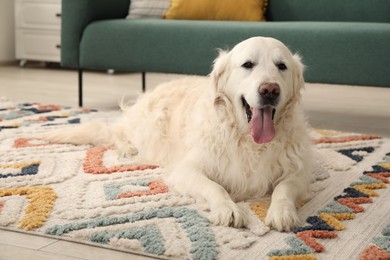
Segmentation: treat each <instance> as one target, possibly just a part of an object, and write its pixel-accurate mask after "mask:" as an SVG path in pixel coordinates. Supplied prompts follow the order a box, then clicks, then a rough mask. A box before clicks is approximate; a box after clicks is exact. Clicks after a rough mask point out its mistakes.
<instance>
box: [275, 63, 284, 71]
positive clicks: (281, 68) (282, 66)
mask: <svg viewBox="0 0 390 260" xmlns="http://www.w3.org/2000/svg"><path fill="white" fill-rule="evenodd" d="M275 65H276V67H278V69H279V70H282V71H283V70H286V69H287V66H286V64H284V63H283V62H278V63H276V64H275Z"/></svg>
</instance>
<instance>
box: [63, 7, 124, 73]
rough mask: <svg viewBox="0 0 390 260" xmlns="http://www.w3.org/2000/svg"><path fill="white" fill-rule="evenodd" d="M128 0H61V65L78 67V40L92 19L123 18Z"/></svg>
mask: <svg viewBox="0 0 390 260" xmlns="http://www.w3.org/2000/svg"><path fill="white" fill-rule="evenodd" d="M129 4H130V0H110V1H107V0H62V18H61V19H62V21H61V65H62V66H63V67H69V68H79V58H80V55H79V51H80V41H81V38H82V35H83V32H84V29H85V28H86V27H87V26H88V24H90V23H91V22H93V21H97V20H105V19H116V18H124V17H126V15H127V14H128V11H129Z"/></svg>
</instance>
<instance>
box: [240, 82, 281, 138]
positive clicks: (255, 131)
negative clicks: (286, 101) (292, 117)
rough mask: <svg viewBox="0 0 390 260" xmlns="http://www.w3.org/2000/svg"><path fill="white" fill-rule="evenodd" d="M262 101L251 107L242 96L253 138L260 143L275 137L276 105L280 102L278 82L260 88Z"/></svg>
mask: <svg viewBox="0 0 390 260" xmlns="http://www.w3.org/2000/svg"><path fill="white" fill-rule="evenodd" d="M259 94H260V102H259V105H258V106H256V107H251V106H250V105H249V104H248V102H247V101H246V99H245V97H244V96H241V101H242V106H243V107H244V109H245V113H246V117H247V119H248V123H249V128H250V132H251V135H252V137H253V140H254V141H255V142H256V143H258V144H264V143H268V142H270V141H272V139H273V138H274V137H275V127H274V123H273V120H274V116H275V112H276V110H275V107H276V105H277V104H278V103H279V95H280V88H279V85H278V84H276V83H265V84H263V85H261V86H260V88H259Z"/></svg>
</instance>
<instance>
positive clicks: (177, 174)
mask: <svg viewBox="0 0 390 260" xmlns="http://www.w3.org/2000/svg"><path fill="white" fill-rule="evenodd" d="M197 165H199V164H195V163H191V162H189V161H182V162H181V163H180V164H178V165H176V166H175V167H174V168H173V169H171V171H170V173H169V174H168V175H167V176H166V177H165V179H166V181H167V184H168V186H169V187H170V188H173V189H174V190H175V191H177V192H179V193H181V194H183V195H189V196H191V197H193V198H195V199H197V200H198V199H200V200H205V201H207V202H208V205H209V207H210V213H211V216H210V220H211V222H213V223H214V224H217V225H224V226H234V227H243V226H245V225H246V224H247V217H246V214H245V212H244V211H243V210H242V209H241V208H240V207H239V206H238V205H237V204H236V203H234V202H233V200H232V199H231V198H230V196H229V194H228V193H227V191H226V190H225V189H224V188H223V187H222V186H221V185H219V184H217V183H216V182H214V181H212V180H210V179H209V178H207V176H206V175H205V174H204V173H203V171H202V170H201V169H200V168H199V167H198V166H197Z"/></svg>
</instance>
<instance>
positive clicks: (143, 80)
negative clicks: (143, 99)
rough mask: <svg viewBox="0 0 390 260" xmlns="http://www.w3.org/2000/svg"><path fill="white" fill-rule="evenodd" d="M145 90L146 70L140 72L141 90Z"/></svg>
mask: <svg viewBox="0 0 390 260" xmlns="http://www.w3.org/2000/svg"><path fill="white" fill-rule="evenodd" d="M145 91H146V72H144V71H143V72H142V92H143V93H145Z"/></svg>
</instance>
